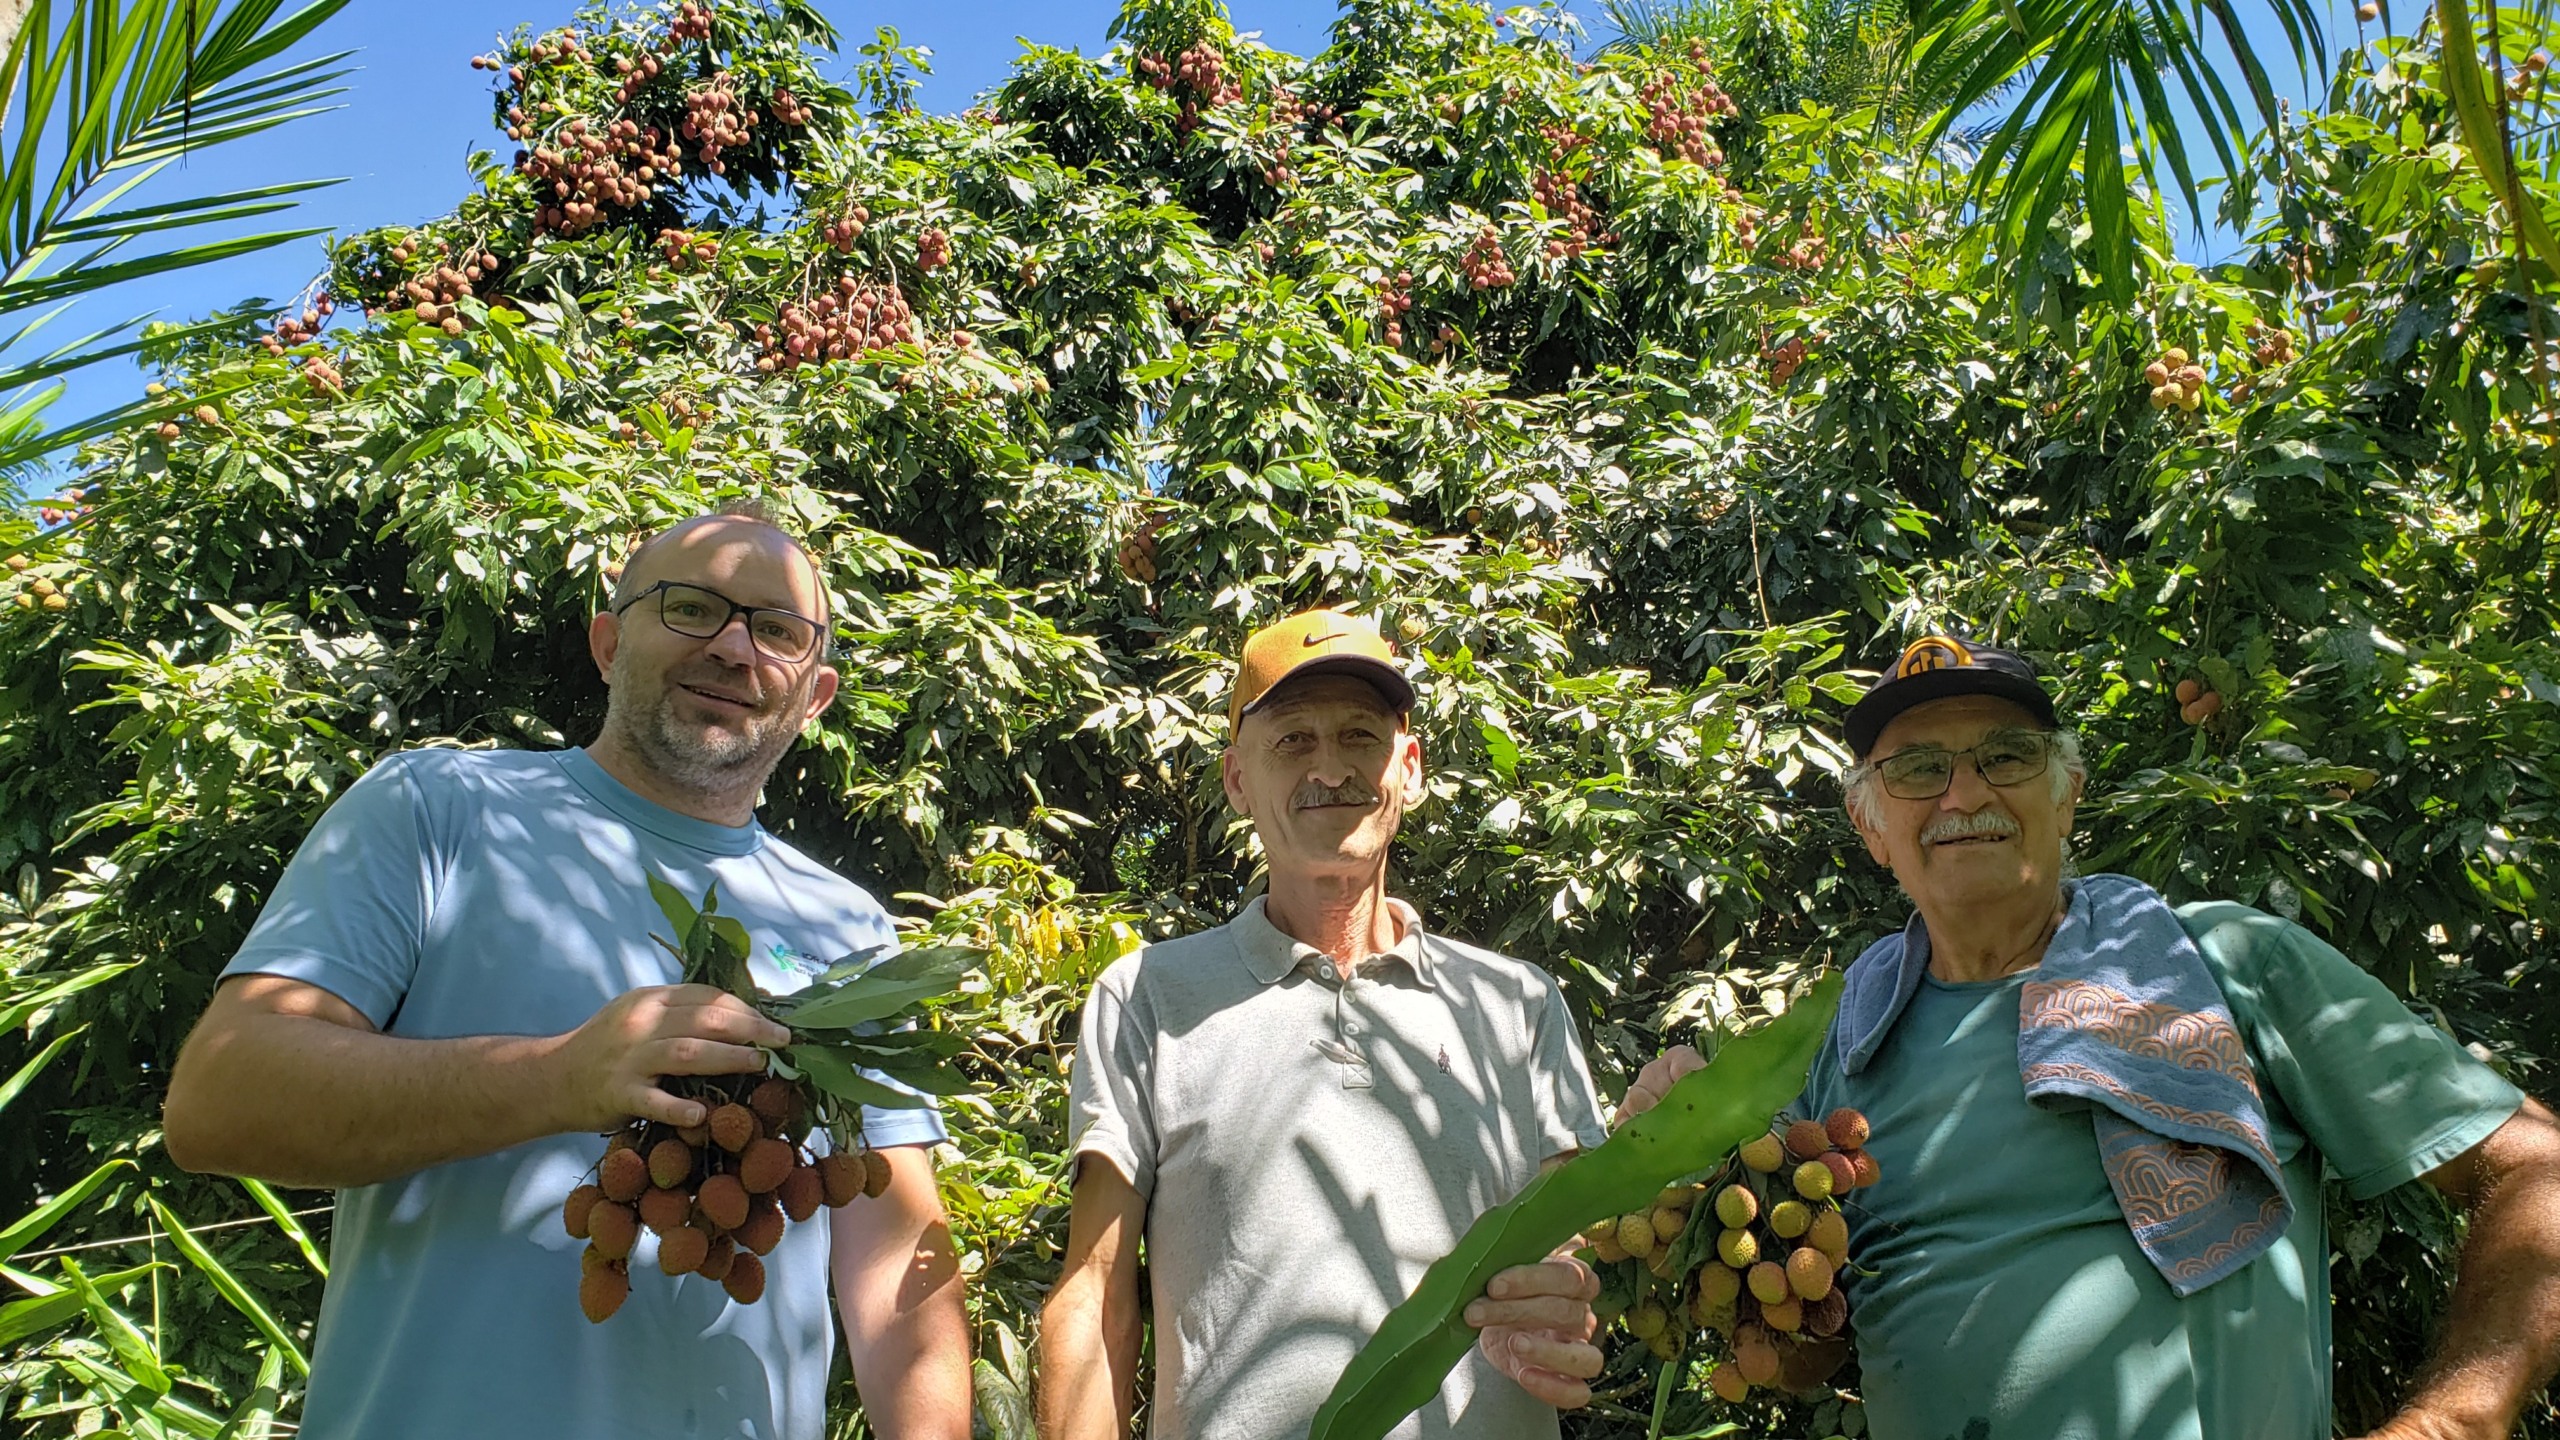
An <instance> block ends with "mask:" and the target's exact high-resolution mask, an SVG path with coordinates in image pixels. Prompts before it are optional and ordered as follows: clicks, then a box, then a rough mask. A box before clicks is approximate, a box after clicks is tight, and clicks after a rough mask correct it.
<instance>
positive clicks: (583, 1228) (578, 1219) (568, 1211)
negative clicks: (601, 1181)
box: [560, 1185, 604, 1240]
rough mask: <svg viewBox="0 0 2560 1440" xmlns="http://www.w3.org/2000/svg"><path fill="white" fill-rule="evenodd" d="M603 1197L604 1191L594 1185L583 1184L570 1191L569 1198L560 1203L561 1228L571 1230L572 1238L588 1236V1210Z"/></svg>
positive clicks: (570, 1235)
mask: <svg viewBox="0 0 2560 1440" xmlns="http://www.w3.org/2000/svg"><path fill="white" fill-rule="evenodd" d="M602 1199H604V1191H603V1190H602V1189H600V1188H598V1187H597V1186H594V1185H581V1186H579V1187H578V1188H577V1189H575V1190H572V1191H570V1192H569V1198H568V1199H567V1200H564V1201H562V1202H561V1204H560V1228H561V1229H563V1230H566V1231H568V1232H569V1238H570V1239H572V1240H584V1239H586V1238H587V1212H588V1211H590V1210H593V1209H594V1208H596V1202H598V1201H600V1200H602Z"/></svg>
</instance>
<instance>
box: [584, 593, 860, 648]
mask: <svg viewBox="0 0 2560 1440" xmlns="http://www.w3.org/2000/svg"><path fill="white" fill-rule="evenodd" d="M652 595H654V596H656V597H658V623H659V624H661V625H664V626H666V627H667V628H668V629H669V630H672V631H674V632H675V633H676V634H678V635H683V636H686V637H688V638H690V639H694V640H709V639H711V638H712V637H714V636H716V635H718V634H719V633H720V632H721V631H723V630H726V629H728V628H729V622H730V621H731V620H734V619H736V618H737V617H738V616H741V615H744V616H746V617H747V639H748V640H749V641H751V642H752V643H753V644H754V645H755V647H756V649H757V650H758V651H759V652H760V653H762V654H764V655H765V656H766V657H768V658H770V659H774V660H779V661H781V662H783V663H784V664H786V665H796V664H798V663H799V662H801V661H803V660H806V659H808V658H809V656H810V655H811V654H812V653H813V652H814V651H816V650H817V648H818V641H819V639H820V636H821V631H820V629H819V626H818V622H817V621H815V620H812V619H810V618H809V617H808V616H806V615H803V614H800V613H799V612H797V611H794V610H780V609H776V608H774V607H773V606H770V605H741V604H739V603H738V602H737V601H735V600H732V599H730V598H729V597H728V596H726V595H723V594H721V593H720V592H719V591H717V590H713V589H709V588H707V587H705V586H701V585H688V584H686V583H685V582H683V581H681V580H661V581H659V582H658V583H657V584H655V585H652V586H650V587H649V588H648V589H646V590H643V591H641V592H640V593H639V594H637V595H634V596H632V597H631V598H630V599H628V600H625V601H623V602H622V603H621V604H620V605H617V606H615V607H614V610H613V613H614V614H616V615H620V614H621V613H623V612H624V611H626V610H629V609H630V608H631V607H632V606H634V605H637V604H639V603H640V602H641V601H643V600H646V599H648V598H649V597H650V596H652Z"/></svg>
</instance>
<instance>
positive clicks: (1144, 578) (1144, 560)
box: [1113, 515, 1171, 585]
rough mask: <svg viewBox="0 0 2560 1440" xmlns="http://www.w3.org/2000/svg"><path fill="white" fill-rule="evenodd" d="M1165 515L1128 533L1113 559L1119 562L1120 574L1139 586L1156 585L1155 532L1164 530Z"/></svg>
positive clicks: (1166, 517) (1167, 517)
mask: <svg viewBox="0 0 2560 1440" xmlns="http://www.w3.org/2000/svg"><path fill="white" fill-rule="evenodd" d="M1170 518H1171V517H1170V516H1167V515H1158V516H1156V517H1155V518H1154V519H1151V520H1149V521H1147V522H1146V523H1145V524H1143V525H1140V526H1139V527H1138V528H1137V529H1135V530H1132V531H1130V532H1129V534H1128V537H1127V538H1126V539H1123V540H1122V541H1121V542H1120V549H1119V551H1118V553H1117V554H1116V555H1114V556H1113V558H1114V559H1116V560H1118V561H1119V562H1120V573H1121V574H1123V575H1126V576H1128V577H1129V578H1130V579H1132V580H1134V581H1136V582H1138V583H1139V584H1141V585H1153V584H1154V583H1156V532H1157V531H1158V530H1161V529H1163V528H1164V522H1165V521H1166V520H1167V519H1170Z"/></svg>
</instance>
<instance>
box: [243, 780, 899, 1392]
mask: <svg viewBox="0 0 2560 1440" xmlns="http://www.w3.org/2000/svg"><path fill="white" fill-rule="evenodd" d="M652 875H655V876H657V877H658V878H659V879H662V880H664V881H666V882H668V883H669V884H671V885H673V886H675V888H676V889H677V890H679V891H681V892H683V893H684V894H685V895H687V896H688V897H691V898H693V899H694V900H695V901H696V903H699V901H700V897H701V896H702V894H703V892H704V891H705V890H706V889H708V888H709V887H710V885H711V884H712V883H713V882H715V881H716V882H718V884H719V887H720V910H721V913H723V914H726V915H734V916H736V917H737V918H738V919H739V920H740V921H742V922H743V923H744V924H745V925H746V927H747V933H748V934H749V936H750V937H751V938H752V940H753V957H752V961H751V965H752V969H753V971H754V974H755V977H756V981H757V983H758V984H760V985H762V986H763V987H764V988H765V989H767V990H769V991H775V992H788V991H791V990H796V989H798V988H800V987H801V986H803V985H805V984H807V983H808V981H809V978H810V976H811V975H813V974H815V973H816V972H817V971H819V970H822V969H823V968H825V966H826V965H827V964H829V963H830V962H832V961H834V960H837V959H839V958H841V957H843V956H845V955H847V954H849V953H852V952H856V951H861V950H867V949H870V948H872V947H875V946H880V945H886V944H889V943H891V942H892V941H893V939H894V932H893V931H892V929H891V927H890V924H889V919H888V916H887V915H886V914H884V913H883V912H882V910H881V909H880V906H879V905H878V903H877V902H875V901H874V900H873V899H872V898H871V897H870V896H869V895H868V894H866V893H864V892H863V890H862V889H861V888H860V887H859V886H856V885H854V884H852V883H851V882H849V881H846V880H844V879H842V878H840V877H838V876H836V875H833V874H831V873H829V872H828V871H827V870H826V869H824V868H823V867H821V866H819V865H818V864H816V863H815V862H814V861H811V860H810V859H808V858H807V857H806V856H804V855H802V854H800V853H799V852H798V851H796V850H794V849H792V848H791V847H790V846H788V845H786V844H784V843H782V842H781V841H780V840H777V839H775V838H774V837H773V836H771V835H768V834H766V833H765V831H764V828H763V827H762V826H760V825H757V824H754V823H752V822H750V823H748V824H747V825H744V826H740V827H735V828H732V827H729V826H725V825H714V824H711V823H710V822H708V821H703V820H696V819H693V818H691V817H689V816H684V815H679V814H677V813H675V812H674V811H671V810H668V809H666V808H664V807H662V806H659V805H656V804H654V803H652V802H650V801H648V800H645V799H643V798H641V797H640V796H639V795H637V794H635V793H633V792H632V791H631V790H630V789H629V788H627V787H625V786H624V785H622V784H621V783H619V782H617V781H616V780H614V779H613V778H612V777H611V776H610V775H608V774H606V773H605V771H604V769H603V768H602V767H601V766H599V765H597V764H596V762H595V761H594V760H593V759H592V758H591V757H589V756H588V755H587V754H586V752H584V751H582V750H568V751H559V752H550V753H531V752H525V751H472V752H466V751H457V750H419V751H411V752H408V753H405V754H400V755H395V756H392V757H390V758H389V759H386V760H384V761H383V762H382V763H380V764H379V765H376V766H375V767H374V768H373V770H372V771H371V772H370V773H368V774H367V775H365V777H364V778H363V779H361V780H359V781H357V782H356V784H354V785H353V786H351V787H349V788H348V790H347V793H346V794H345V795H343V796H341V797H340V798H339V800H338V801H337V803H336V804H334V805H332V806H331V807H330V808H329V811H328V813H327V814H325V815H323V816H322V817H321V819H320V823H319V824H318V825H317V826H315V827H313V829H312V832H311V835H310V837H309V838H308V839H307V840H305V841H304V842H303V845H302V848H301V850H300V851H299V852H298V853H296V854H295V856H294V858H293V863H292V864H290V865H288V866H287V867H286V868H285V872H284V878H283V879H282V880H281V881H280V882H279V883H278V885H277V886H276V892H275V895H274V896H273V897H272V898H271V899H270V900H269V901H268V902H267V906H266V909H265V910H264V912H263V913H261V914H260V915H259V917H258V923H257V925H256V926H255V928H253V929H252V930H251V931H250V932H249V937H248V939H247V940H246V941H244V942H243V943H242V945H241V947H240V953H239V954H238V955H237V956H235V957H234V958H233V959H232V961H231V964H230V965H229V966H228V967H226V968H225V969H224V971H223V974H224V975H225V976H231V975H242V974H262V975H283V976H287V977H290V978H292V979H296V980H302V981H307V982H309V983H310V984H313V985H317V986H319V987H321V988H322V989H325V990H327V991H329V992H330V993H332V994H334V995H337V996H338V997H340V998H341V999H343V1000H345V1001H347V1002H348V1003H349V1004H351V1005H353V1006H355V1007H356V1008H357V1009H358V1010H361V1011H363V1012H364V1014H365V1016H366V1018H367V1019H369V1020H371V1021H372V1022H373V1023H374V1024H375V1025H376V1026H377V1027H379V1028H380V1029H381V1030H382V1032H383V1033H384V1034H387V1035H399V1036H410V1037H415V1038H419V1039H435V1038H447V1037H453V1036H462V1035H553V1034H558V1033H561V1032H563V1031H566V1030H570V1029H574V1028H575V1027H577V1026H578V1025H579V1024H581V1023H583V1022H584V1021H586V1020H587V1019H588V1018H589V1017H591V1016H593V1015H594V1014H595V1013H596V1012H597V1011H598V1010H600V1009H602V1008H603V1007H604V1005H605V1003H606V1002H607V1001H610V1000H611V999H613V998H614V997H615V996H617V995H620V994H622V993H623V992H625V991H628V990H633V989H637V988H640V987H643V986H650V985H666V984H672V983H674V982H675V980H676V979H677V978H678V966H677V964H676V961H675V959H674V957H673V956H671V955H669V954H668V953H667V952H666V951H665V950H663V949H661V948H660V947H659V946H658V944H657V942H656V941H654V940H652V939H651V938H650V934H651V932H652V931H655V932H657V933H659V934H665V933H667V931H668V928H669V927H668V924H667V921H666V919H665V917H664V916H663V915H662V914H661V913H660V912H659V910H658V907H657V905H656V904H655V903H653V902H652V901H651V899H650V896H649V887H648V877H649V876H652ZM670 938H673V937H672V936H671V937H670ZM277 1113H278V1116H279V1123H285V1122H286V1121H287V1120H289V1119H290V1115H291V1111H290V1107H287V1108H284V1109H280V1110H279V1111H278V1112H277ZM863 1133H864V1135H865V1137H866V1138H867V1139H868V1140H869V1142H870V1143H872V1144H874V1145H920V1144H932V1143H935V1142H937V1141H939V1140H941V1139H942V1138H943V1131H942V1126H941V1122H940V1120H939V1119H938V1118H937V1117H936V1116H935V1115H934V1113H933V1112H932V1111H930V1110H869V1109H866V1110H865V1111H864V1112H863ZM603 1150H604V1140H603V1137H601V1136H595V1135H555V1136H552V1137H550V1138H549V1139H545V1140H537V1141H533V1142H531V1143H529V1144H524V1145H518V1146H516V1147H514V1148H512V1149H508V1150H501V1151H499V1152H497V1153H495V1154H492V1155H484V1156H481V1157H479V1158H478V1159H474V1160H464V1161H459V1162H457V1163H454V1164H450V1165H439V1166H436V1167H434V1168H432V1169H428V1170H423V1171H420V1172H418V1173H416V1174H414V1175H408V1176H404V1177H401V1178H400V1179H396V1180H389V1181H385V1182H383V1183H380V1184H376V1185H365V1186H359V1187H357V1188H354V1189H351V1190H344V1191H341V1192H339V1195H338V1205H337V1213H336V1217H335V1220H334V1222H333V1224H332V1228H331V1231H330V1239H329V1262H330V1270H329V1284H328V1289H327V1292H326V1295H325V1297H324V1298H323V1300H322V1302H321V1306H320V1321H319V1333H318V1336H317V1347H318V1348H317V1350H316V1352H315V1353H314V1355H313V1357H312V1373H311V1385H310V1390H309V1393H308V1396H307V1398H306V1399H305V1400H304V1402H303V1414H302V1429H301V1434H302V1435H303V1436H305V1437H306V1440H358V1437H361V1440H404V1437H416V1440H452V1437H455V1436H462V1435H524V1436H544V1437H561V1440H567V1437H574V1436H588V1435H594V1436H607V1435H613V1436H634V1437H637V1436H648V1437H651V1440H660V1437H677V1436H688V1437H689V1436H724V1437H745V1440H815V1437H817V1436H818V1435H819V1434H820V1433H821V1431H822V1430H823V1428H824V1423H825V1419H826V1380H827V1368H828V1362H829V1359H830V1357H831V1355H832V1353H833V1350H834V1345H835V1330H834V1324H833V1321H832V1318H831V1316H830V1314H829V1311H828V1308H827V1270H828V1263H827V1249H828V1247H827V1226H826V1225H825V1224H824V1223H821V1222H818V1221H812V1222H808V1223H803V1224H797V1225H792V1226H789V1227H787V1229H786V1231H785V1235H784V1239H783V1241H782V1243H781V1245H779V1246H778V1247H776V1248H775V1250H774V1251H773V1253H772V1254H771V1255H768V1256H767V1257H765V1269H766V1275H767V1283H766V1289H765V1294H764V1298H763V1299H762V1300H761V1301H759V1302H758V1303H756V1304H754V1305H737V1304H733V1303H731V1301H730V1300H729V1298H728V1296H727V1294H726V1293H725V1292H723V1291H722V1289H721V1288H720V1286H718V1285H717V1284H714V1283H712V1282H710V1281H707V1280H704V1279H702V1278H701V1277H699V1276H692V1275H688V1276H682V1277H677V1278H672V1279H671V1278H669V1277H668V1276H666V1275H663V1274H660V1273H659V1271H658V1268H657V1259H656V1242H655V1240H654V1239H653V1238H652V1237H649V1236H648V1235H646V1234H645V1233H644V1234H643V1236H642V1239H641V1244H640V1248H639V1249H637V1250H636V1251H634V1252H633V1255H632V1266H631V1270H632V1287H631V1289H632V1293H631V1298H630V1299H629V1300H628V1301H626V1302H625V1303H624V1305H623V1307H622V1309H621V1311H620V1312H619V1313H618V1314H616V1315H615V1316H614V1317H613V1318H612V1319H610V1320H608V1321H606V1322H605V1323H604V1324H602V1325H593V1324H589V1323H588V1321H587V1319H586V1317H585V1315H584V1314H582V1313H581V1312H580V1310H579V1308H578V1279H579V1262H578V1255H579V1251H580V1250H581V1249H583V1248H584V1242H582V1241H578V1240H573V1239H571V1238H569V1235H568V1233H567V1232H566V1231H564V1230H563V1229H562V1228H561V1225H560V1207H561V1202H562V1201H563V1200H564V1199H566V1198H567V1196H568V1194H569V1191H570V1190H571V1189H572V1188H574V1187H575V1186H576V1185H577V1184H578V1183H579V1182H580V1181H581V1180H582V1179H583V1178H585V1175H586V1172H587V1170H588V1168H589V1167H590V1166H592V1165H593V1164H594V1163H595V1161H596V1159H597V1157H598V1156H599V1155H601V1154H602V1153H603Z"/></svg>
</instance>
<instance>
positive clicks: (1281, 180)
mask: <svg viewBox="0 0 2560 1440" xmlns="http://www.w3.org/2000/svg"><path fill="white" fill-rule="evenodd" d="M1306 117H1307V106H1306V104H1305V103H1304V102H1303V101H1301V100H1299V99H1298V92H1296V91H1295V90H1292V89H1290V88H1289V87H1288V86H1286V85H1283V86H1281V87H1280V88H1279V89H1277V90H1274V91H1272V92H1271V133H1272V141H1271V160H1270V163H1268V164H1266V165H1264V166H1263V167H1262V183H1263V184H1265V185H1275V186H1277V185H1290V184H1295V183H1296V182H1297V179H1298V172H1297V170H1296V169H1294V168H1293V167H1292V166H1291V165H1290V164H1289V157H1290V156H1291V155H1292V154H1294V153H1295V151H1296V148H1297V137H1298V126H1299V125H1300V124H1302V123H1304V122H1305V120H1306Z"/></svg>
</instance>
